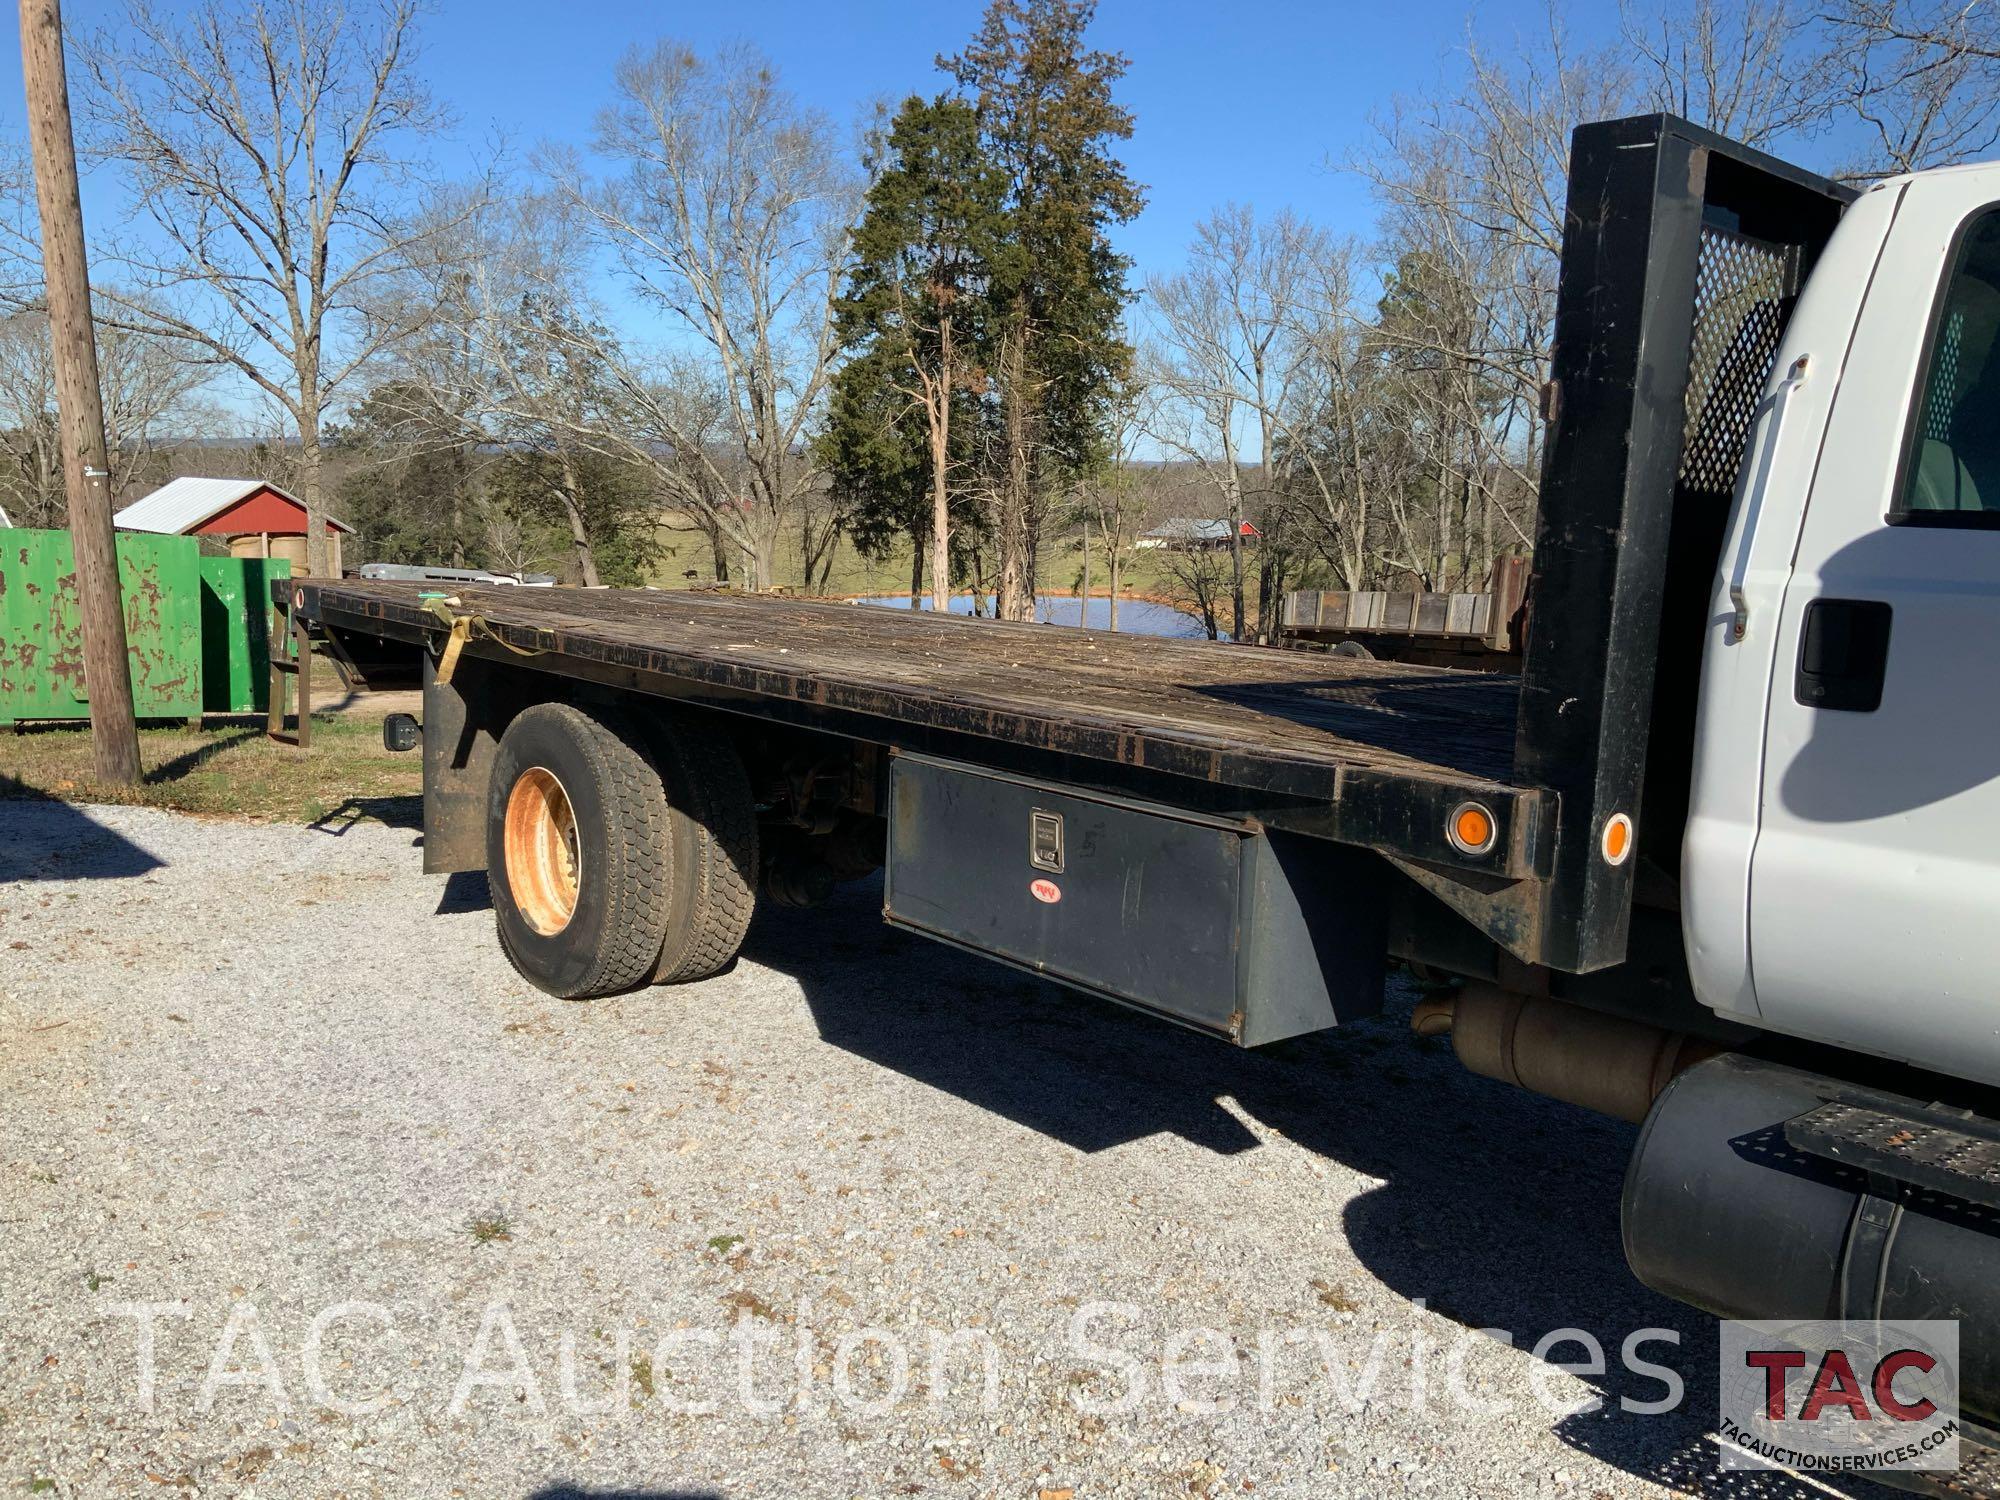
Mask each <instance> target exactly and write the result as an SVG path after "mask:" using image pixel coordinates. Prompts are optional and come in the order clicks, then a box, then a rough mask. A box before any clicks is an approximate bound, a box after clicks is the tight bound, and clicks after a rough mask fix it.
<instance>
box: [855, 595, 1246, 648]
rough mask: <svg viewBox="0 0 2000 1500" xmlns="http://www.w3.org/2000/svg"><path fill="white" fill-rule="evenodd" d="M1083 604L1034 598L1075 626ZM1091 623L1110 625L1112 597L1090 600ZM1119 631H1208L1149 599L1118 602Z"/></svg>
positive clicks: (963, 610) (955, 606)
mask: <svg viewBox="0 0 2000 1500" xmlns="http://www.w3.org/2000/svg"><path fill="white" fill-rule="evenodd" d="M860 602H861V603H863V604H879V605H883V606H885V607H887V608H891V609H908V608H909V607H910V600H909V596H908V595H901V596H897V595H893V594H892V595H888V596H886V597H882V598H876V599H863V600H861V601H860ZM1082 603H1083V601H1082V600H1080V599H1078V598H1076V597H1075V596H1073V595H1070V594H1042V595H1039V596H1037V598H1036V600H1035V618H1036V619H1037V620H1040V621H1042V622H1043V623H1045V624H1049V625H1068V626H1070V627H1071V628H1074V627H1075V626H1076V623H1077V607H1078V606H1079V605H1080V604H1082ZM930 607H931V602H930V600H929V599H928V598H927V599H925V600H924V608H925V609H929V608H930ZM986 609H987V613H988V614H991V613H992V611H993V601H992V599H991V597H990V596H989V598H988V599H987V601H986ZM951 612H952V613H953V614H955V615H969V614H971V613H972V595H970V594H954V595H952V597H951ZM1089 625H1090V628H1091V629H1092V630H1109V629H1110V628H1111V601H1110V599H1108V598H1101V599H1099V598H1093V599H1092V600H1091V601H1090V617H1089ZM1118 630H1119V633H1120V634H1121V635H1124V634H1130V635H1165V636H1173V637H1175V638H1176V639H1179V640H1201V639H1202V638H1203V637H1204V636H1205V634H1206V632H1205V631H1203V629H1202V628H1201V621H1200V620H1198V619H1196V618H1195V617H1194V616H1193V615H1189V614H1183V613H1182V612H1181V611H1180V610H1177V609H1175V608H1174V607H1173V606H1172V605H1171V604H1155V603H1153V602H1152V601H1151V600H1147V599H1120V600H1119V601H1118ZM1228 638H1229V633H1228V632H1227V631H1224V632H1223V639H1224V640H1227V639H1228Z"/></svg>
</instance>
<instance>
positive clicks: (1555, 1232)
mask: <svg viewBox="0 0 2000 1500" xmlns="http://www.w3.org/2000/svg"><path fill="white" fill-rule="evenodd" d="M880 906H881V887H880V883H879V881H869V882H864V883H860V884H856V885H853V886H847V887H843V888H842V889H841V891H840V893H839V894H838V895H837V896H836V897H835V899H834V900H833V901H832V902H830V903H828V904H827V905H826V906H823V907H820V908H817V909H815V910H810V911H782V910H769V909H767V910H766V911H764V912H763V913H761V914H760V915H759V917H758V919H757V921H756V922H755V924H754V925H753V926H752V928H751V932H750V937H749V941H748V942H747V943H746V944H745V946H744V950H743V956H744V957H745V958H746V959H749V960H752V961H755V962H757V963H761V964H764V965H767V966H769V967H771V968H774V969H778V970H780V971H782V972H784V973H787V974H790V975H791V976H793V977H794V978H795V979H796V980H797V981H798V982H799V984H800V985H801V986H802V988H803V989H804V992H805V997H806V1002H807V1004H808V1006H809V1007H810V1008H811V1010H812V1013H813V1019H814V1021H815V1023H816V1025H817V1026H818V1028H819V1032H820V1035H821V1036H822V1037H823V1038H824V1039H825V1040H826V1041H828V1042H830V1043H832V1044H833V1045H835V1046H838V1047H842V1048H845V1049H846V1050H848V1051H849V1052H852V1053H855V1054H856V1055H858V1056H861V1057H864V1058H867V1059H868V1060H870V1061H871V1062H874V1063H877V1064H879V1065H880V1066H882V1067H885V1068H891V1069H893V1070H895V1071H896V1072H898V1073H901V1074H903V1075H905V1076H906V1077H909V1078H913V1079H916V1080H918V1081H920V1082H922V1083H925V1084H928V1085H930V1086H931V1087H933V1088H937V1089H941V1090H944V1091H946V1092H948V1093H951V1094H954V1095H956V1096H957V1097H959V1098H961V1099H965V1100H967V1101H969V1102H970V1103H973V1104H976V1105H978V1106H980V1107H981V1108H983V1109H986V1110H989V1111H991V1112H992V1113H994V1114H996V1115H999V1116H1002V1117H1003V1118H1005V1119H1008V1120H1012V1121H1014V1122H1016V1123H1018V1124H1020V1125H1024V1126H1026V1127H1028V1128H1029V1129H1032V1130H1036V1131H1039V1132H1040V1133H1042V1134H1044V1135H1047V1136H1050V1137H1052V1138H1054V1139H1056V1140H1059V1141H1062V1142H1064V1143H1065V1144H1067V1145H1069V1146H1072V1147H1074V1148H1075V1149H1077V1150H1079V1151H1087V1152H1094V1151H1102V1150H1105V1149H1106V1148H1108V1147H1112V1146H1116V1145H1119V1144H1121V1143H1124V1142H1127V1141H1133V1140H1138V1139H1142V1138H1144V1137H1146V1136H1150V1135H1155V1134H1158V1133H1160V1132H1163V1131H1164V1132H1168V1133H1171V1134H1174V1135H1178V1136H1180V1137H1182V1138H1184V1139H1186V1140H1188V1141H1191V1142H1194V1143H1195V1144H1197V1145H1200V1146H1203V1147H1206V1148H1207V1149H1209V1150H1211V1151H1216V1152H1221V1153H1225V1154H1236V1153H1243V1152H1248V1151H1252V1150H1255V1149H1257V1148H1258V1147H1259V1146H1260V1145H1261V1144H1262V1142H1261V1139H1260V1137H1259V1135H1258V1134H1257V1133H1256V1132H1254V1131H1252V1130H1251V1129H1250V1128H1248V1126H1246V1125H1245V1124H1244V1119H1243V1118H1239V1112H1240V1115H1241V1116H1242V1117H1246V1118H1248V1119H1250V1120H1253V1121H1255V1122H1257V1123H1258V1124H1259V1125H1261V1126H1263V1127H1265V1128H1267V1129H1270V1130H1275V1131H1277V1132H1278V1133H1280V1134H1282V1135H1284V1136H1285V1137H1287V1138H1288V1139H1290V1140H1292V1141H1295V1142H1296V1143H1298V1144H1299V1145H1301V1146H1303V1147H1305V1148H1306V1149H1307V1150H1310V1151H1313V1152H1316V1153H1317V1154H1319V1155H1320V1156H1323V1157H1325V1158H1326V1159H1328V1160H1329V1161H1333V1162H1338V1163H1339V1164H1340V1165H1341V1166H1343V1167H1346V1168H1348V1169H1350V1170H1352V1171H1355V1172H1359V1173H1362V1174H1365V1175H1366V1176H1368V1177H1371V1178H1375V1179H1378V1180H1379V1181H1380V1184H1381V1185H1380V1186H1379V1187H1376V1188H1374V1189H1372V1190H1371V1191H1368V1192H1366V1193H1364V1194H1362V1195H1361V1196H1360V1197H1358V1198H1355V1199H1354V1200H1352V1201H1351V1202H1350V1203H1349V1204H1348V1205H1347V1207H1346V1210H1345V1213H1344V1217H1343V1224H1342V1228H1343V1230H1344V1232H1345V1236H1346V1239H1347V1241H1348V1243H1349V1245H1350V1246H1351V1247H1352V1248H1353V1250H1354V1253H1355V1254H1356V1255H1357V1256H1359V1257H1360V1259H1361V1260H1362V1262H1363V1263H1364V1264H1365V1265H1366V1266H1367V1267H1368V1268H1369V1270H1370V1271H1371V1272H1372V1273H1373V1274H1374V1275H1375V1276H1376V1277H1378V1278H1379V1279H1380V1280H1381V1281H1382V1282H1383V1283H1384V1284H1385V1285H1387V1286H1389V1287H1391V1288H1392V1289H1394V1290H1395V1291H1397V1292H1398V1293H1400V1294H1402V1295H1403V1296H1404V1297H1407V1298H1411V1299H1417V1298H1421V1299H1423V1300H1424V1301H1425V1302H1426V1304H1427V1305H1428V1306H1429V1307H1431V1308H1432V1309H1434V1310H1436V1311H1438V1312H1441V1313H1443V1314H1445V1315H1446V1316H1448V1317H1450V1318H1452V1319H1454V1320H1456V1321H1457V1322H1459V1323H1461V1324H1463V1325H1465V1326H1466V1327H1468V1328H1475V1329H1504V1330H1507V1331H1509V1332H1510V1333H1511V1334H1512V1342H1513V1343H1514V1345H1515V1346H1516V1347H1518V1348H1523V1349H1533V1348H1534V1347H1535V1346H1536V1345H1537V1343H1538V1342H1540V1340H1541V1339H1542V1338H1543V1337H1544V1336H1545V1335H1547V1334H1549V1333H1551V1332H1553V1331H1554V1330H1557V1329H1563V1328H1581V1329H1585V1330H1588V1331H1590V1332H1591V1333H1592V1334H1593V1335H1594V1336H1595V1337H1596V1338H1597V1340H1598V1341H1599V1342H1600V1344H1601V1345H1602V1346H1603V1348H1604V1350H1605V1354H1606V1362H1607V1365H1608V1366H1609V1369H1608V1371H1607V1372H1606V1373H1604V1374H1601V1375H1596V1376H1592V1375H1589V1374H1584V1373H1582V1372H1577V1373H1579V1374H1580V1375H1581V1378H1583V1379H1584V1380H1586V1381H1588V1382H1589V1383H1590V1384H1592V1385H1593V1386H1594V1387H1595V1389H1596V1394H1597V1395H1598V1396H1599V1398H1600V1399H1601V1400H1602V1402H1603V1403H1604V1409H1600V1410H1599V1411H1597V1412H1595V1413H1589V1414H1582V1415H1578V1416H1573V1417H1567V1418H1550V1419H1549V1420H1550V1421H1551V1422H1552V1423H1553V1426H1554V1429H1555V1430H1556V1431H1557V1432H1558V1433H1559V1434H1560V1435H1561V1436H1562V1438H1563V1439H1564V1440H1565V1441H1566V1442H1568V1443H1570V1444H1572V1445H1573V1446H1574V1447H1576V1448H1578V1449H1580V1450H1582V1451H1584V1452H1586V1453H1589V1454H1591V1455H1593V1456H1594V1457H1596V1458H1598V1459H1600V1460H1602V1461H1603V1462H1606V1463H1609V1464H1612V1465H1615V1466H1617V1467H1619V1468H1622V1469H1624V1470H1625V1471H1626V1472H1628V1473H1630V1474H1633V1475H1635V1476H1638V1477H1640V1478H1643V1479H1646V1480H1650V1481H1652V1482H1654V1483H1656V1484H1661V1485H1666V1486H1670V1487H1674V1488H1678V1489H1685V1490H1691V1491H1698V1492H1700V1493H1704V1494H1710V1495H1727V1496H1791V1495H1800V1496H1803V1495H1808V1494H1816V1495H1826V1494H1830V1493H1831V1494H1855V1495H1861V1494H1866V1493H1871V1491H1868V1490H1866V1489H1864V1488H1860V1487H1855V1488H1851V1489H1850V1488H1844V1487H1840V1486H1828V1485H1826V1484H1824V1483H1817V1482H1815V1483H1813V1484H1811V1485H1806V1484H1804V1483H1802V1482H1800V1481H1797V1480H1794V1479H1792V1478H1791V1477H1789V1476H1787V1475H1780V1474H1772V1473H1738V1474H1720V1473H1718V1472H1717V1471H1716V1450H1715V1448H1714V1445H1713V1441H1712V1437H1711V1434H1712V1432H1713V1428H1714V1417H1715V1413H1716V1410H1717V1406H1716V1389H1715V1377H1716V1371H1715V1363H1716V1333H1715V1324H1714V1322H1713V1320H1712V1319H1709V1318H1707V1317H1705V1316H1704V1315H1702V1314H1700V1313H1697V1312H1694V1311H1692V1310H1691V1309H1689V1308H1686V1307H1683V1306H1681V1305H1680V1304H1679V1303H1676V1302H1672V1301H1669V1300H1668V1299H1666V1298H1664V1297H1661V1296H1658V1295H1656V1294H1655V1293H1653V1292H1651V1291H1648V1290H1647V1289H1646V1288H1645V1287H1643V1286H1641V1285H1640V1284H1639V1283H1638V1282H1637V1281H1635V1280H1634V1279H1633V1278H1632V1275H1631V1273H1630V1272H1629V1271H1628V1270H1627V1269H1626V1266H1625V1257H1624V1251H1623V1248H1622V1246H1621V1244H1620V1241H1619V1227H1618V1194H1619V1187H1620V1184H1621V1182H1622V1179H1623V1174H1624V1167H1625V1162H1626V1159H1627V1157H1628V1156H1629V1155H1630V1152H1631V1148H1632V1141H1633V1136H1634V1134H1635V1131H1634V1128H1633V1127H1632V1126H1629V1125H1625V1124H1623V1123H1621V1122H1618V1121H1614V1120H1608V1119H1605V1118H1603V1117H1601V1116H1597V1115H1593V1114H1590V1113H1587V1112H1585V1111H1583V1110H1578V1109H1574V1108H1572V1107H1570V1106H1568V1105H1564V1104H1560V1103H1557V1102H1555V1101H1553V1100H1549V1099H1544V1098H1541V1097H1539V1096H1536V1095H1532V1094H1527V1093H1523V1092H1521V1091H1519V1090H1516V1089H1511V1088H1508V1087H1506V1086H1505V1085H1502V1084H1498V1083H1494V1082H1491V1081H1490V1080H1487V1079H1483V1078H1479V1077H1476V1076H1474V1075H1472V1074H1470V1073H1467V1072H1466V1071H1465V1070H1464V1069H1463V1068H1461V1067H1460V1066H1459V1065H1458V1062H1457V1060H1456V1059H1455V1058H1453V1056H1452V1055H1451V1048H1450V1044H1449V1042H1447V1041H1445V1040H1443V1039H1442V1038H1438V1039H1421V1038H1418V1037H1416V1036H1414V1035H1412V1034H1411V1033H1410V1031H1409V1029H1408V1013H1409V1006H1410V995H1409V994H1408V993H1398V992H1397V990H1396V988H1395V986H1394V982H1393V981H1392V991H1391V995H1390V999H1389V1004H1388V1006H1387V1008H1386V1009H1385V1011H1384V1013H1383V1015H1382V1016H1380V1017H1378V1018H1375V1019H1372V1020H1367V1021H1362V1022H1358V1023H1355V1024H1352V1025H1349V1026H1344V1027H1341V1028H1340V1029H1339V1030H1338V1031H1335V1032H1326V1033H1321V1034H1320V1035H1317V1036H1310V1037H1301V1038H1298V1039H1296V1040H1294V1041H1290V1042H1281V1043H1278V1044H1277V1045H1275V1046H1271V1047H1266V1048H1261V1049H1258V1050H1256V1051H1244V1050H1241V1049H1238V1048H1235V1047H1231V1046H1229V1045H1227V1044H1226V1043H1223V1042H1221V1041H1217V1040H1215V1039H1212V1038H1210V1037H1207V1036H1204V1035H1202V1034H1200V1033H1196V1032H1190V1031H1186V1030H1183V1029H1181V1028H1179V1027H1176V1026H1173V1025H1170V1024H1168V1023H1166V1022H1163V1021H1157V1020H1153V1019H1151V1018H1149V1017H1145V1016H1142V1015H1139V1014H1137V1013H1135V1012H1131V1011H1125V1010H1122V1009H1120V1008H1118V1007H1116V1006H1113V1005H1110V1004H1108V1003H1105V1002H1102V1001H1098V1000H1094V999H1091V998H1089V997H1087V996H1083V995H1079V994H1076V993H1073V992H1071V991H1068V990H1065V989H1062V988H1059V987H1057V986H1055V985H1052V984H1047V983H1043V982H1040V981H1037V980H1033V979H1030V978H1027V977H1026V976H1019V975H1015V974H1013V973H1011V972H1010V971H1009V970H1007V969H1005V968H1002V967H1000V966H998V965H996V964H992V963H989V962H987V961H985V960H982V959H978V958H975V957H972V956H971V955H967V954H962V953H959V952H957V951H955V950H953V949H949V948H946V947H943V946H941V945H937V944H933V943H928V942H925V941H923V940H922V939H919V938H915V937H911V936H908V935H905V934H902V933H899V932H896V931H893V930H892V929H890V928H888V927H886V926H883V925H882V924H881V922H880V919H879V913H880ZM1224 1101H1228V1104H1227V1105H1226V1104H1225V1102H1224ZM1230 1105H1233V1106H1234V1108H1233V1109H1232V1108H1230V1107H1229V1106H1230ZM968 1149H971V1150H976V1147H973V1146H970V1145H969V1147H968ZM1640 1329H1664V1330H1667V1331H1668V1337H1667V1338H1663V1339H1656V1341H1654V1342H1650V1343H1647V1344H1646V1345H1645V1346H1644V1347H1643V1348H1642V1349H1640V1350H1639V1352H1638V1357H1639V1358H1641V1359H1644V1360H1646V1361H1648V1362H1651V1363H1656V1364H1660V1365H1664V1366H1667V1367H1669V1368H1671V1369H1673V1370H1675V1371H1677V1372H1678V1373H1679V1375H1680V1376H1681V1378H1682V1379H1683V1380H1684V1381H1685V1382H1686V1389H1687V1394H1686V1398H1685V1399H1684V1400H1683V1402H1682V1403H1681V1405H1680V1408H1679V1409H1678V1410H1677V1411H1675V1412H1672V1413H1668V1414H1665V1415H1660V1416H1650V1417H1649V1416H1640V1415H1636V1414H1631V1413H1626V1412H1623V1411H1621V1410H1620V1409H1619V1405H1618V1403H1619V1399H1620V1397H1621V1396H1629V1397H1630V1398H1631V1399H1632V1400H1634V1401H1656V1400H1658V1399H1660V1398H1661V1396H1662V1392H1663V1387H1662V1383H1661V1381H1660V1380H1659V1379H1657V1378H1654V1377H1651V1376H1640V1375H1634V1374H1631V1373H1630V1372H1628V1371H1627V1370H1626V1368H1625V1366H1624V1362H1623V1361H1622V1360H1621V1359H1620V1357H1619V1351H1620V1346H1621V1345H1622V1344H1623V1342H1624V1341H1625V1339H1626V1338H1627V1337H1628V1336H1629V1335H1631V1334H1633V1333H1634V1332H1636V1331H1638V1330H1640ZM1674 1337H1677V1338H1678V1340H1679V1345H1678V1347H1675V1345H1674V1344H1673V1343H1672V1342H1671V1339H1672V1338H1674ZM1547 1357H1548V1359H1549V1360H1550V1361H1551V1362H1558V1363H1570V1362H1576V1361H1582V1360H1583V1359H1584V1358H1585V1353H1584V1351H1583V1350H1582V1349H1580V1348H1579V1347H1577V1346H1575V1345H1573V1344H1572V1345H1565V1346H1562V1347H1552V1348H1551V1349H1550V1350H1549V1351H1548V1353H1547ZM1440 1362H1442V1361H1440ZM1441 1378H1442V1377H1441V1376H1440V1379H1441ZM1436 1388H1437V1389H1438V1390H1440V1391H1441V1390H1442V1387H1441V1385H1440V1386H1438V1387H1436ZM1437 1402H1438V1404H1437V1408H1436V1409H1437V1410H1438V1411H1439V1412H1440V1414H1441V1416H1442V1417H1443V1418H1444V1419H1445V1420H1447V1421H1449V1420H1453V1419H1454V1415H1453V1413H1451V1412H1450V1410H1449V1409H1448V1406H1447V1404H1446V1402H1445V1401H1444V1399H1443V1397H1442V1395H1440V1396H1439V1397H1438V1398H1437ZM1530 1409H1532V1408H1530ZM1461 1420H1462V1418H1461ZM1545 1477H1546V1476H1545Z"/></svg>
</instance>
